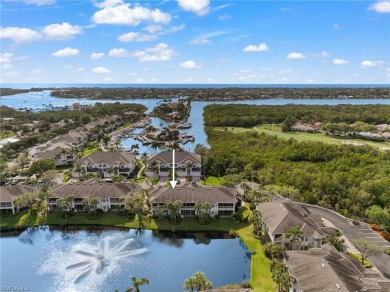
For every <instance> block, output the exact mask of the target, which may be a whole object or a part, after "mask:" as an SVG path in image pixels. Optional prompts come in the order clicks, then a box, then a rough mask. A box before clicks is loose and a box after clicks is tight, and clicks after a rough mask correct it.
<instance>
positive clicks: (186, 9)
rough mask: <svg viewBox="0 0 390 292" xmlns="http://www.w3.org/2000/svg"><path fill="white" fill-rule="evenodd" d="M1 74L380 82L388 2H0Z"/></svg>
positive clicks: (88, 79)
mask: <svg viewBox="0 0 390 292" xmlns="http://www.w3.org/2000/svg"><path fill="white" fill-rule="evenodd" d="M0 5H1V20H0V24H1V28H0V37H1V57H0V61H1V63H0V65H1V82H2V83H170V84H172V83H174V84H176V83H183V84H185V83H199V84H201V83H217V84H221V83H222V84H231V83H233V84H234V83H239V84H278V83H279V84H310V83H314V84H321V83H322V84H388V83H389V81H390V1H389V0H383V1H315V0H312V1H241V0H240V1H238V0H237V1H213V0H177V1H176V0H175V1H128V0H106V1H85V0H84V1H82V0H69V1H60V0H2V1H1V4H0Z"/></svg>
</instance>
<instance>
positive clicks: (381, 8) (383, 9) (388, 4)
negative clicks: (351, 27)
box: [368, 1, 390, 13]
mask: <svg viewBox="0 0 390 292" xmlns="http://www.w3.org/2000/svg"><path fill="white" fill-rule="evenodd" d="M368 10H374V11H376V12H379V13H390V1H379V2H377V3H375V4H372V5H371V6H370V7H369V8H368Z"/></svg>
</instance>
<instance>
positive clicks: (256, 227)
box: [248, 209, 262, 234]
mask: <svg viewBox="0 0 390 292" xmlns="http://www.w3.org/2000/svg"><path fill="white" fill-rule="evenodd" d="M248 221H249V223H251V224H253V233H255V234H258V233H259V231H260V230H261V222H262V220H261V214H260V212H259V211H258V210H256V209H255V210H253V211H252V213H251V214H250V215H249V217H248Z"/></svg>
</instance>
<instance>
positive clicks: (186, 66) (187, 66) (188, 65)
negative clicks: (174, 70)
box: [180, 60, 202, 69]
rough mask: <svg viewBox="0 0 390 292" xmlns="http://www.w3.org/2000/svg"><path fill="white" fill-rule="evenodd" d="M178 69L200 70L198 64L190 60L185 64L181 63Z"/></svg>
mask: <svg viewBox="0 0 390 292" xmlns="http://www.w3.org/2000/svg"><path fill="white" fill-rule="evenodd" d="M180 67H182V68H184V69H197V68H201V67H202V66H201V65H199V64H196V63H195V62H194V61H192V60H188V61H185V62H183V63H181V64H180Z"/></svg>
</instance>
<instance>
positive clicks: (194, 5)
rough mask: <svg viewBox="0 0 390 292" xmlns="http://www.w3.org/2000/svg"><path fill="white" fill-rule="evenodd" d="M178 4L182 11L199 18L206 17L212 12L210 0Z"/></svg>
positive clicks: (180, 0)
mask: <svg viewBox="0 0 390 292" xmlns="http://www.w3.org/2000/svg"><path fill="white" fill-rule="evenodd" d="M177 3H178V4H179V6H180V8H181V9H183V10H185V11H190V12H194V13H195V14H197V15H199V16H202V15H206V14H207V13H209V11H210V7H209V4H210V1H209V0H177Z"/></svg>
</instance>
